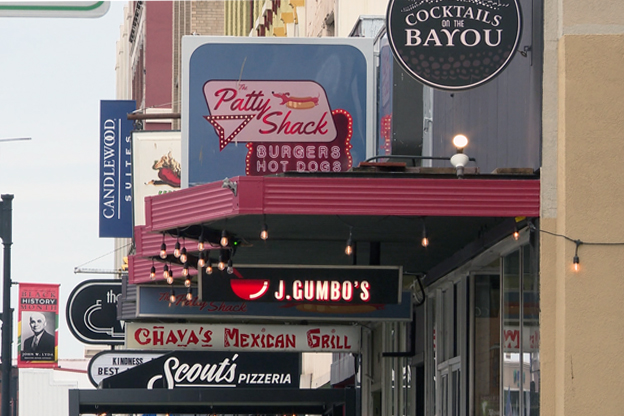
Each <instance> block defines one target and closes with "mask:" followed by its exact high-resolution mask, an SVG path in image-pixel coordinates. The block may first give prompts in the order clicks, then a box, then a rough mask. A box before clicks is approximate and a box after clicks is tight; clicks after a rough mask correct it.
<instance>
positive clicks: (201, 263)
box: [197, 251, 206, 269]
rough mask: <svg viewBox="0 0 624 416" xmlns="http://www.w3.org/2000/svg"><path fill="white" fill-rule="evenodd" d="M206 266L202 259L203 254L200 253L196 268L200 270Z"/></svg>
mask: <svg viewBox="0 0 624 416" xmlns="http://www.w3.org/2000/svg"><path fill="white" fill-rule="evenodd" d="M205 265H206V260H205V259H204V252H203V251H200V253H199V259H198V260H197V268H198V269H201V268H203V267H204V266H205Z"/></svg>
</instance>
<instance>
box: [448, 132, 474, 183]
mask: <svg viewBox="0 0 624 416" xmlns="http://www.w3.org/2000/svg"><path fill="white" fill-rule="evenodd" d="M453 145H454V146H455V148H456V149H457V153H455V154H454V155H453V156H451V165H453V167H454V168H455V169H456V170H457V176H458V177H460V178H461V177H463V176H464V167H465V166H466V164H467V163H468V162H469V161H470V158H469V157H468V156H467V155H465V154H464V148H465V147H466V146H467V145H468V138H467V137H466V136H464V135H463V134H458V135H457V136H455V137H453Z"/></svg>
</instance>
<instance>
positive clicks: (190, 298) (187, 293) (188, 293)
mask: <svg viewBox="0 0 624 416" xmlns="http://www.w3.org/2000/svg"><path fill="white" fill-rule="evenodd" d="M186 300H188V301H189V302H190V301H192V300H193V293H191V288H190V287H189V288H188V290H187V291H186Z"/></svg>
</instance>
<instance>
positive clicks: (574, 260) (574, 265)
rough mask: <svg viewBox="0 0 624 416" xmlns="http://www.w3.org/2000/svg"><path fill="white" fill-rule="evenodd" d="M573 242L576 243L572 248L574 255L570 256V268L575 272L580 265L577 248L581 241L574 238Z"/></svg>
mask: <svg viewBox="0 0 624 416" xmlns="http://www.w3.org/2000/svg"><path fill="white" fill-rule="evenodd" d="M574 244H576V248H575V249H574V257H573V258H572V269H573V270H574V271H575V272H578V271H579V270H580V269H581V266H580V264H579V256H578V249H579V246H580V245H581V244H583V242H582V241H581V240H575V241H574Z"/></svg>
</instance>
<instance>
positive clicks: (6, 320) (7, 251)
mask: <svg viewBox="0 0 624 416" xmlns="http://www.w3.org/2000/svg"><path fill="white" fill-rule="evenodd" d="M1 197H2V202H1V203H0V204H1V205H0V224H1V225H0V238H2V244H3V246H4V272H3V280H2V406H1V407H0V416H11V366H12V362H13V360H12V358H11V342H12V341H13V339H12V338H13V328H12V327H13V314H12V313H11V245H12V244H13V237H12V225H11V222H12V211H13V209H12V201H13V195H2V196H1Z"/></svg>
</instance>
